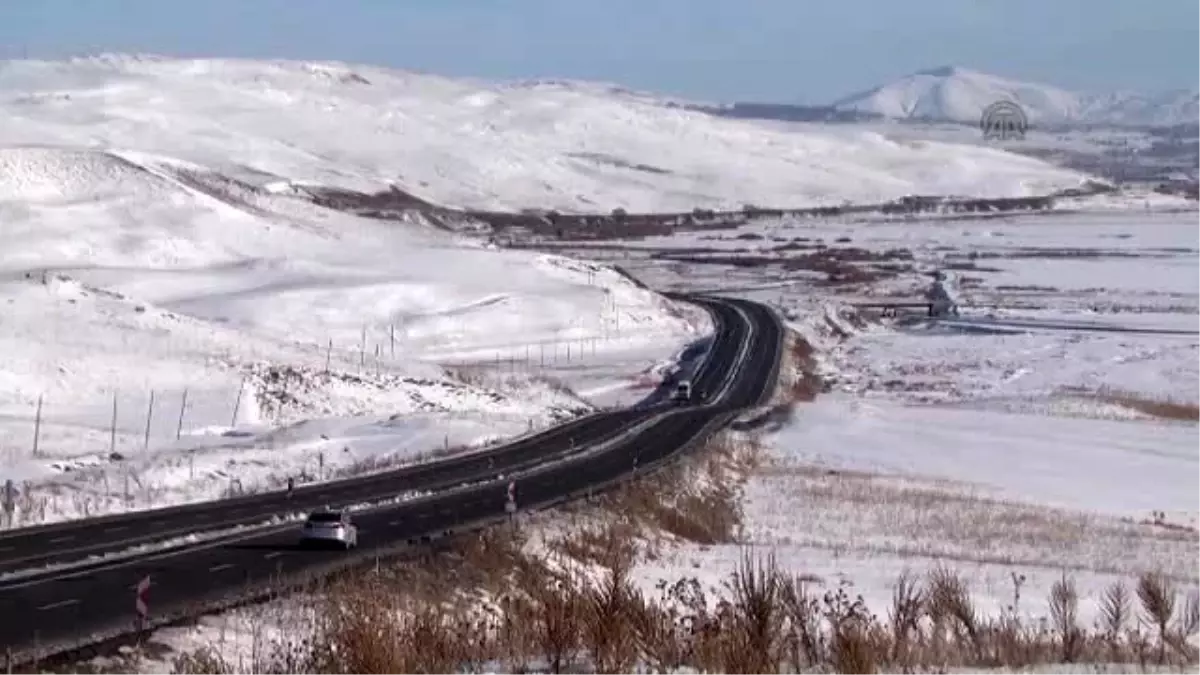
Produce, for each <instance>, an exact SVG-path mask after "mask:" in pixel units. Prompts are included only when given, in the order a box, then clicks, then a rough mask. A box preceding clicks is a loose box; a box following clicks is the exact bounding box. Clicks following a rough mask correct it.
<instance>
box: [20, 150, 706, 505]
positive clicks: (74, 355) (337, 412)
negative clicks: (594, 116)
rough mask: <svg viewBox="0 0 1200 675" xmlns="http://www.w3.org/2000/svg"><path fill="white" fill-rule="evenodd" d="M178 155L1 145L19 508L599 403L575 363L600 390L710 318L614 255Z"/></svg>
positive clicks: (325, 470) (489, 430) (137, 493)
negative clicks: (255, 184)
mask: <svg viewBox="0 0 1200 675" xmlns="http://www.w3.org/2000/svg"><path fill="white" fill-rule="evenodd" d="M177 167H178V162H177V161H176V160H173V159H170V158H161V157H157V156H149V155H145V154H140V153H117V152H110V151H100V150H85V149H76V150H63V149H50V148H15V149H14V148H8V149H0V220H3V222H4V239H5V246H4V247H3V248H2V249H0V298H2V302H3V306H4V320H3V321H0V352H2V353H3V354H4V355H5V358H4V360H3V362H0V447H3V448H4V451H3V457H2V460H3V467H4V470H3V478H5V479H12V480H14V481H15V482H16V484H17V486H18V489H20V490H21V491H22V493H23V495H24V496H22V497H20V498H19V499H18V515H17V520H18V521H19V522H31V521H40V520H49V519H56V518H63V517H73V516H80V515H87V514H94V513H97V512H99V511H105V510H111V509H118V508H129V507H132V508H145V507H147V506H160V505H164V504H168V503H173V502H178V501H185V500H195V499H203V498H215V497H219V496H220V495H221V494H225V493H227V492H231V491H234V492H235V491H238V490H248V489H256V488H261V487H264V486H268V485H271V484H273V483H278V482H279V481H282V480H283V479H284V477H285V476H287V475H293V476H299V477H300V478H301V479H302V480H303V479H305V478H319V477H321V476H328V475H330V474H332V473H336V472H341V471H349V470H355V469H356V468H357V469H359V470H361V469H365V468H370V467H372V466H379V465H386V464H388V463H393V462H397V461H402V460H405V459H406V458H408V459H411V458H412V457H413V456H414V455H416V454H420V453H429V452H431V451H436V450H438V449H444V448H447V447H451V448H453V447H461V446H472V445H479V444H482V443H486V442H489V441H491V440H494V439H496V438H498V437H502V436H510V435H513V434H518V433H523V432H525V431H527V430H529V429H530V428H531V427H543V426H545V425H547V424H549V423H552V422H555V421H557V420H561V419H563V418H565V417H568V416H571V415H574V414H578V413H581V412H585V411H587V410H588V409H590V408H591V407H592V406H593V405H595V404H594V403H592V402H590V401H588V400H586V399H585V398H581V397H580V396H579V395H578V394H576V393H575V392H573V391H572V387H573V386H574V385H575V384H576V383H575V382H572V377H573V376H574V374H575V373H577V372H581V371H580V369H581V368H582V367H584V366H590V367H591V368H592V369H593V370H594V371H603V373H607V375H606V377H607V378H608V379H607V380H606V379H604V377H605V375H604V374H603V373H597V372H591V373H587V372H583V374H584V375H586V377H585V378H583V379H581V380H580V381H579V382H578V384H582V385H583V386H584V387H585V388H587V389H596V388H597V387H600V388H601V389H603V387H604V386H606V387H607V388H608V390H609V391H610V393H607V394H605V393H604V392H601V394H602V397H601V398H600V399H599V401H598V402H599V403H601V404H603V405H611V404H612V403H614V402H620V401H621V400H628V398H629V395H632V392H644V391H646V381H645V380H646V377H647V375H646V374H647V372H649V373H650V375H651V376H652V375H653V374H654V373H653V372H650V371H652V370H653V368H655V367H656V364H662V363H664V362H667V361H669V360H671V359H672V358H673V356H674V355H675V353H677V352H678V351H680V350H681V349H683V348H684V346H685V345H686V344H687V343H688V342H690V341H692V340H695V339H696V338H698V337H699V336H700V335H702V334H703V333H704V332H705V331H707V330H708V320H707V318H706V316H704V315H703V313H702V312H699V311H697V310H693V309H690V308H687V307H678V306H675V305H674V304H673V303H669V302H667V301H665V300H664V299H662V298H661V297H659V296H657V295H655V294H653V293H650V292H648V291H644V290H642V289H639V288H637V287H636V286H634V285H633V284H632V283H630V282H629V281H628V280H626V279H625V278H623V277H621V276H620V275H619V274H617V273H616V272H614V271H612V270H610V269H607V268H602V267H598V266H595V265H592V264H589V263H585V262H578V261H574V260H570V259H567V258H562V257H557V256H551V255H543V254H538V253H518V252H511V251H501V250H495V249H490V248H487V247H483V246H480V245H479V244H478V243H476V242H472V241H468V240H463V239H460V238H456V237H452V236H450V235H448V234H446V233H442V232H439V231H435V230H432V229H429V228H425V227H422V226H420V225H417V224H406V223H395V222H382V221H371V220H365V219H360V218H356V217H352V216H348V215H345V214H341V213H337V212H333V211H328V210H325V209H322V208H319V207H315V206H313V205H311V204H308V203H306V202H303V201H300V200H295V199H291V198H288V197H283V196H272V195H269V194H268V195H264V194H254V195H229V194H222V193H216V192H214V193H212V194H210V193H208V192H204V191H202V190H198V189H195V188H194V187H192V186H189V185H184V184H182V183H180V182H179V181H178V180H176V179H175V178H174V174H172V173H171V169H173V168H177ZM214 195H216V196H214ZM222 197H224V198H222ZM446 368H449V370H446ZM556 369H559V370H561V371H562V372H558V373H556V372H555V371H556ZM597 378H599V379H597ZM622 383H623V385H624V387H625V388H626V389H629V390H631V393H630V394H629V395H624V394H622V392H621V391H620V390H621V388H622ZM602 385H603V386H602ZM612 392H615V395H614V394H613V393H612ZM622 395H624V396H625V398H624V399H622V398H621V397H622ZM605 396H606V397H607V398H605ZM39 407H40V415H39ZM114 419H115V425H114ZM35 436H36V438H37V453H36V455H35V453H34V447H33V446H34V439H35ZM114 452H115V453H116V454H112V453H114ZM110 455H111V456H110ZM121 458H124V459H121ZM27 488H33V489H32V490H28V489H27Z"/></svg>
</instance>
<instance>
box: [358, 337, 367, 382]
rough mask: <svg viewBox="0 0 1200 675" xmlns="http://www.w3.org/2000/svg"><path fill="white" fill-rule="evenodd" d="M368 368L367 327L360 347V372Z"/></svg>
mask: <svg viewBox="0 0 1200 675" xmlns="http://www.w3.org/2000/svg"><path fill="white" fill-rule="evenodd" d="M366 367H367V327H366V326H363V328H362V341H361V342H360V343H359V345H358V372H360V373H361V372H362V371H363V369H364V368H366Z"/></svg>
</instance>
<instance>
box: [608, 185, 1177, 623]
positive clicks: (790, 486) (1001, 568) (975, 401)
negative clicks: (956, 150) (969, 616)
mask: <svg viewBox="0 0 1200 675" xmlns="http://www.w3.org/2000/svg"><path fill="white" fill-rule="evenodd" d="M1193 204H1194V203H1193ZM1130 206H1131V207H1133V208H1127V209H1126V210H1123V211H1122V210H1113V209H1109V208H1107V207H1105V208H1100V209H1094V208H1093V209H1091V211H1092V212H1088V213H1076V214H1058V215H1051V216H1018V217H1005V218H993V219H986V220H980V219H976V220H971V219H949V220H945V219H942V220H939V219H926V220H888V219H882V218H875V219H870V220H850V219H841V220H831V221H821V220H812V221H794V222H783V223H779V222H774V223H763V224H760V225H755V226H751V227H744V228H740V229H739V230H737V231H726V232H713V233H707V234H704V233H701V234H693V235H691V236H676V237H671V238H646V239H643V240H639V241H636V242H625V244H626V247H625V249H624V250H617V251H614V250H606V251H603V252H599V251H597V255H598V256H601V255H603V256H609V257H613V258H616V259H618V260H620V262H621V264H622V265H624V266H626V267H628V268H630V269H632V270H634V272H635V273H636V274H638V275H639V276H641V277H642V278H644V279H647V280H649V281H650V282H651V283H656V284H659V285H662V286H676V287H679V288H686V287H701V288H710V289H711V288H722V287H724V288H730V289H741V290H740V291H739V292H740V293H742V294H744V295H747V296H750V297H756V298H759V299H762V300H765V301H768V302H772V303H774V304H777V305H779V306H782V307H783V308H784V309H785V311H786V312H787V313H788V315H789V316H791V317H793V319H794V321H793V325H794V327H795V328H796V329H797V330H799V331H800V332H801V333H803V334H804V335H806V336H807V338H808V339H809V341H810V342H811V343H813V344H814V346H816V347H817V348H818V350H819V351H818V354H817V357H818V360H819V361H820V364H821V370H822V373H823V375H824V377H825V378H826V380H827V381H828V382H829V383H830V386H831V391H830V392H829V393H826V394H824V395H822V396H820V397H819V398H818V399H817V401H816V402H814V403H811V404H800V405H799V406H798V407H797V408H796V410H795V414H794V416H793V417H792V419H791V420H790V421H789V422H788V423H787V424H786V426H784V427H783V428H782V429H781V430H780V431H778V432H777V433H774V434H772V435H771V436H770V442H771V446H772V447H773V451H772V452H771V456H770V461H769V462H768V463H767V464H766V466H765V467H764V468H762V469H761V470H759V471H758V472H757V473H755V474H753V475H752V476H751V477H750V479H749V481H748V483H747V485H746V502H745V505H746V512H747V524H746V532H745V537H744V541H743V542H742V543H741V544H740V545H738V546H704V547H699V546H691V545H680V546H678V547H676V548H675V549H674V550H673V551H672V552H669V553H667V554H666V555H664V556H662V557H660V558H658V559H656V560H654V561H651V562H647V563H645V564H644V565H643V569H642V577H643V580H644V582H645V583H646V585H647V587H650V586H652V585H653V583H654V582H655V581H657V580H658V579H660V578H665V579H675V578H679V577H681V576H698V577H699V578H700V579H701V580H702V581H704V582H706V583H711V584H712V585H717V584H719V582H721V581H722V580H723V579H724V578H725V576H726V575H728V574H729V573H730V572H732V571H733V569H734V568H735V566H736V565H737V563H738V561H739V560H740V556H741V546H742V545H750V546H753V547H755V548H756V549H757V550H758V551H760V552H762V553H766V552H774V553H775V555H776V557H777V560H778V561H779V562H780V563H781V564H782V565H783V566H785V567H786V568H787V569H789V570H791V571H794V572H796V573H806V574H814V575H816V576H818V577H820V578H822V579H823V580H824V581H825V583H826V584H828V585H830V586H833V585H836V584H837V583H840V582H846V583H849V584H851V587H850V591H851V593H852V594H858V593H861V594H863V595H864V597H865V599H866V600H867V603H868V605H869V606H870V607H871V608H872V609H873V610H875V611H877V612H881V611H885V609H886V608H887V607H888V604H889V602H890V594H891V590H892V584H893V583H894V582H895V580H896V578H897V577H898V576H899V575H900V573H901V572H902V571H904V570H905V569H908V570H911V571H915V572H921V571H923V570H928V569H931V568H932V567H933V566H935V565H938V564H946V565H950V566H951V567H953V568H955V569H956V570H958V571H959V572H961V573H963V574H965V575H966V577H967V579H968V580H969V582H970V583H971V584H972V586H973V589H974V591H975V592H976V595H977V599H978V601H979V603H980V606H981V609H983V610H984V611H989V612H991V611H995V610H999V609H1001V608H1003V607H1006V606H1009V605H1012V604H1013V601H1014V591H1016V590H1018V589H1016V588H1015V584H1016V583H1017V582H1016V581H1015V580H1020V579H1023V581H1020V582H1019V583H1020V586H1021V588H1020V589H1019V592H1020V597H1021V600H1020V603H1019V604H1020V607H1019V609H1020V610H1021V611H1023V612H1027V613H1030V614H1032V615H1034V616H1045V614H1046V611H1047V610H1046V597H1047V594H1048V590H1049V587H1050V585H1051V584H1052V583H1053V582H1054V581H1055V580H1057V579H1058V578H1060V576H1061V574H1062V573H1063V572H1064V571H1066V572H1068V573H1070V574H1072V575H1073V576H1075V577H1076V581H1077V583H1078V584H1079V588H1080V592H1081V594H1082V595H1083V605H1082V607H1081V611H1082V612H1083V616H1082V619H1083V622H1084V624H1085V625H1090V622H1091V621H1092V618H1093V617H1094V616H1095V614H1094V612H1095V609H1096V604H1095V603H1096V602H1097V601H1098V599H1099V593H1100V591H1101V590H1103V588H1104V587H1105V586H1106V585H1108V584H1110V583H1112V582H1113V581H1115V580H1118V579H1123V580H1125V581H1127V582H1128V581H1130V580H1131V579H1132V578H1133V577H1135V576H1136V575H1137V574H1139V573H1140V572H1143V571H1147V570H1152V569H1157V570H1161V571H1163V572H1165V573H1166V574H1168V575H1169V576H1170V577H1171V578H1173V579H1174V580H1175V581H1176V582H1177V583H1179V584H1181V587H1182V588H1183V589H1184V590H1186V589H1188V588H1192V589H1194V588H1195V587H1196V585H1197V581H1198V579H1200V577H1198V575H1197V563H1198V557H1197V533H1196V527H1197V516H1198V508H1197V504H1198V503H1200V479H1198V472H1200V458H1198V456H1197V451H1196V448H1197V438H1198V433H1197V424H1196V421H1195V405H1196V403H1197V400H1198V398H1200V397H1198V388H1200V387H1198V384H1200V372H1198V371H1200V336H1198V333H1197V329H1198V328H1200V325H1198V324H1200V320H1198V319H1200V310H1198V308H1200V288H1198V287H1200V281H1198V279H1200V269H1198V268H1197V254H1198V252H1200V242H1198V239H1200V231H1198V230H1197V227H1196V214H1195V211H1194V209H1195V207H1194V205H1192V206H1191V209H1193V211H1191V212H1190V213H1161V212H1158V211H1159V209H1153V208H1152V209H1150V210H1149V211H1147V210H1146V209H1145V208H1144V205H1134V204H1130ZM1164 206H1165V204H1164ZM1178 206H1183V204H1182V203H1176V204H1175V205H1174V206H1171V207H1170V208H1171V209H1174V208H1176V207H1178ZM819 247H820V248H819ZM821 250H825V251H828V252H830V254H831V255H830V259H840V260H843V261H846V262H848V264H851V265H854V266H855V267H856V268H857V269H859V270H864V271H872V272H879V273H880V274H879V277H878V278H875V279H869V280H865V281H861V282H855V281H853V276H852V275H851V276H850V277H849V278H850V279H851V280H850V281H844V282H834V281H831V280H830V279H829V278H828V277H827V275H826V268H821V267H819V266H815V265H812V264H811V263H812V260H806V259H805V258H804V256H806V255H807V256H811V255H813V254H815V253H816V252H819V251H821ZM856 250H857V251H867V252H870V253H873V254H883V253H884V252H887V251H892V252H893V254H894V253H895V252H896V251H904V252H906V253H904V254H902V255H892V256H891V257H890V258H888V259H883V258H884V256H882V255H874V256H873V255H865V254H862V253H861V252H860V253H855V251H856ZM839 251H841V253H839ZM655 253H657V254H662V253H670V254H673V255H674V256H675V257H676V259H674V260H663V259H659V260H653V259H651V258H650V255H652V254H655ZM729 256H733V257H738V258H742V259H744V260H745V259H756V260H757V262H756V263H755V264H753V265H749V266H747V267H731V266H729V265H728V264H727V263H725V264H713V263H704V262H703V259H705V258H713V257H724V258H728V257H729ZM787 259H792V260H802V261H804V262H803V263H798V264H793V265H791V266H790V268H789V265H788V264H787V263H786V260H787ZM937 268H940V269H947V270H950V271H951V275H952V279H953V280H955V286H956V287H957V290H958V294H959V301H960V303H962V305H963V309H962V316H961V317H960V318H959V319H957V320H955V321H946V322H929V321H928V320H927V319H924V318H923V317H920V316H919V315H918V316H917V317H915V318H908V319H904V320H896V321H893V320H885V319H880V317H879V312H878V310H869V309H863V310H861V311H859V312H857V313H856V312H853V311H851V310H849V309H848V307H847V305H848V304H850V303H854V302H882V301H889V300H890V301H905V300H919V299H920V296H921V292H922V291H923V289H924V287H925V286H927V285H928V284H929V281H930V280H929V278H928V277H926V276H924V274H923V273H925V272H928V271H930V270H933V269H937ZM846 269H847V268H845V267H843V268H839V271H840V273H842V274H845V270H846ZM914 311H916V312H923V310H919V309H918V310H914ZM1148 330H1157V331H1162V332H1161V333H1147V332H1137V331H1148ZM1160 404H1177V405H1176V406H1175V407H1164V405H1160Z"/></svg>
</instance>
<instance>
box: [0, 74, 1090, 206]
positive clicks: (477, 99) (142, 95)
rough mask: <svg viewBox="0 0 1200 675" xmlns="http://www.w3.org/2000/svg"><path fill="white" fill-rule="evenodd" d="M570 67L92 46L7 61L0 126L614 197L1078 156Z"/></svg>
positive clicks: (380, 182) (489, 196) (423, 178)
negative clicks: (657, 89)
mask: <svg viewBox="0 0 1200 675" xmlns="http://www.w3.org/2000/svg"><path fill="white" fill-rule="evenodd" d="M666 103H667V102H666V101H665V100H659V99H657V98H655V97H654V96H650V95H644V94H635V93H630V92H627V91H624V90H620V89H618V88H613V87H606V86H601V85H589V84H583V83H575V82H559V81H550V82H545V81H539V82H532V83H530V82H516V83H509V84H497V83H489V82H480V81H474V80H466V79H448V78H444V77H438V76H433V75H427V74H418V73H412V72H405V71H397V70H389V69H383V68H376V67H370V66H350V65H346V64H335V63H322V64H314V63H298V62H264V61H239V60H174V59H165V58H157V57H140V56H122V55H116V56H103V57H93V58H87V59H75V60H71V61H63V62H40V61H19V62H18V61H13V62H7V63H6V64H4V65H3V66H0V145H13V144H30V143H36V144H52V145H59V146H63V145H65V146H71V147H91V148H118V149H126V150H138V151H144V152H151V153H155V154H158V155H163V156H169V157H175V158H178V159H183V160H187V161H190V162H194V163H197V164H200V165H204V166H207V167H210V168H212V169H216V170H219V171H222V172H224V173H226V174H231V175H237V176H240V177H244V178H247V179H250V180H255V181H259V182H267V181H279V180H292V181H301V182H310V183H321V184H326V185H334V186H340V187H346V188H351V189H360V190H365V191H374V190H378V189H382V188H384V187H386V186H387V185H389V184H395V185H397V186H398V187H400V188H402V189H404V190H406V191H409V192H411V193H413V194H416V195H417V196H420V197H423V198H425V199H428V200H431V201H434V202H439V203H442V204H446V205H451V206H469V207H478V208H493V209H505V210H517V209H520V208H553V209H558V210H561V211H568V212H569V211H589V212H595V211H600V212H607V211H609V210H611V209H613V208H616V207H623V208H625V209H627V210H630V211H660V210H672V211H687V210H691V209H692V208H695V207H708V208H722V207H732V208H738V207H740V206H741V205H743V204H745V203H754V204H762V205H776V206H806V205H816V204H831V203H841V202H844V201H872V202H874V201H881V200H887V199H892V198H895V197H899V196H903V195H907V194H912V193H922V194H928V193H954V194H970V195H979V196H1019V195H1026V194H1029V193H1036V192H1042V191H1046V190H1052V189H1057V188H1061V187H1065V186H1070V185H1075V184H1077V183H1078V182H1079V179H1080V176H1079V175H1078V174H1076V173H1074V172H1071V171H1066V170H1062V169H1059V168H1055V167H1052V166H1049V165H1047V164H1045V163H1042V162H1040V161H1037V160H1033V159H1029V158H1024V157H1019V156H1016V155H1013V154H1009V153H1005V152H1003V151H1000V150H995V149H989V148H979V147H961V146H956V145H950V144H942V143H915V144H907V143H896V142H893V141H890V140H888V139H885V138H884V137H882V136H880V135H879V134H875V133H870V132H864V131H862V130H855V129H848V128H841V129H833V128H829V127H822V126H819V125H787V126H781V125H772V124H765V123H757V122H749V121H737V120H725V119H716V118H714V117H712V116H709V115H705V114H703V113H700V112H694V111H688V110H683V109H680V108H678V107H669V106H668V105H666Z"/></svg>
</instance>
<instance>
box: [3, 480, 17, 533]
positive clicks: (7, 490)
mask: <svg viewBox="0 0 1200 675" xmlns="http://www.w3.org/2000/svg"><path fill="white" fill-rule="evenodd" d="M16 509H17V488H16V486H15V485H13V481H12V479H11V478H9V479H8V480H6V481H4V522H5V524H6V525H7V526H8V527H12V526H13V511H15V510H16Z"/></svg>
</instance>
